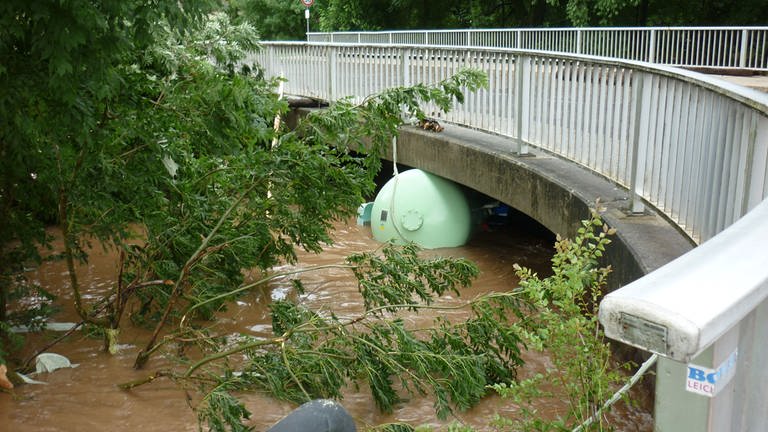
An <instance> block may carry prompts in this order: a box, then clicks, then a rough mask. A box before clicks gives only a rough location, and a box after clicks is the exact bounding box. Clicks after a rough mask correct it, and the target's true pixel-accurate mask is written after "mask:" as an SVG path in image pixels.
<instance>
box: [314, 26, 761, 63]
mask: <svg viewBox="0 0 768 432" xmlns="http://www.w3.org/2000/svg"><path fill="white" fill-rule="evenodd" d="M307 40H308V41H310V42H334V43H355V44H361V43H362V44H388V45H392V44H406V45H443V46H462V47H478V46H481V47H492V48H514V49H522V50H537V51H555V52H561V53H570V54H585V55H594V56H602V57H611V58H616V59H624V60H638V61H644V62H648V63H654V64H661V65H670V66H687V67H709V68H737V69H753V70H758V71H768V27H591V28H589V27H584V28H537V29H526V28H509V29H461V30H398V31H358V32H328V33H320V32H310V33H308V34H307Z"/></svg>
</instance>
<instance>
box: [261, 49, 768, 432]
mask: <svg viewBox="0 0 768 432" xmlns="http://www.w3.org/2000/svg"><path fill="white" fill-rule="evenodd" d="M256 60H257V61H258V62H259V63H260V64H261V65H262V66H263V67H264V68H265V71H266V73H267V74H268V75H282V76H284V77H286V78H287V80H288V82H287V88H286V92H287V93H289V94H296V95H303V96H309V97H314V98H318V99H323V100H328V101H333V100H335V99H337V98H340V97H351V98H353V99H358V100H359V99H362V98H363V97H365V96H366V95H369V94H372V93H375V92H378V91H380V90H382V89H384V88H387V87H391V86H399V85H409V84H413V83H417V82H425V83H430V82H436V81H439V80H441V79H444V78H447V77H448V76H450V75H452V74H454V73H455V72H457V71H458V70H460V69H461V68H466V67H471V68H477V69H481V70H484V71H485V72H486V73H487V74H488V76H489V81H490V82H489V88H488V89H486V90H482V91H479V92H476V93H474V94H471V95H468V97H467V100H466V102H465V103H464V104H463V105H461V106H458V107H456V109H455V110H454V111H452V112H450V113H449V114H447V115H444V116H443V117H441V120H443V121H445V122H447V123H450V124H454V125H457V126H463V127H464V129H462V128H459V127H455V128H447V129H446V131H445V132H444V133H445V135H444V136H443V138H440V139H438V140H436V139H435V137H434V136H427V138H428V139H427V140H426V141H423V142H424V143H427V144H423V143H422V144H419V145H412V146H411V147H412V148H413V149H416V148H418V149H419V150H418V153H417V152H413V153H412V154H411V156H408V157H412V158H414V161H413V162H406V161H403V160H402V158H403V156H402V152H399V153H398V160H400V161H403V162H406V163H408V164H409V165H412V166H418V167H420V168H424V169H426V170H429V171H432V172H434V173H436V174H440V175H443V176H445V177H448V178H451V179H453V180H456V181H458V182H460V183H464V184H467V185H468V186H472V187H475V188H477V189H478V190H480V191H481V192H485V193H487V194H489V195H491V196H495V197H496V198H498V199H500V200H502V201H503V202H506V203H508V204H510V205H513V206H517V207H518V208H520V209H521V210H523V211H525V212H527V213H528V214H530V215H531V216H534V217H535V218H537V219H539V220H540V221H542V222H543V223H544V224H545V225H546V226H548V227H549V228H550V229H553V228H554V229H553V231H559V232H561V233H564V234H570V232H569V231H568V230H567V227H565V228H563V225H560V226H559V227H558V224H559V223H562V221H564V220H579V219H580V218H581V217H582V216H583V215H584V214H585V213H581V214H580V213H579V212H583V211H584V209H586V208H588V207H589V206H590V205H592V204H594V200H595V199H596V198H598V197H601V198H603V199H604V200H605V199H606V198H607V201H605V202H606V204H605V205H606V212H605V213H604V217H605V218H606V221H608V222H609V223H611V224H612V225H614V226H616V227H617V228H618V229H619V232H623V233H624V234H623V235H624V236H625V237H626V236H627V234H628V233H629V232H633V231H631V230H629V229H628V228H627V229H624V228H626V227H630V226H640V227H641V228H642V225H643V222H644V221H645V222H646V225H647V226H645V229H646V231H643V230H639V231H634V232H635V233H636V234H635V238H633V239H630V238H625V239H624V240H625V241H624V243H625V244H628V245H632V244H640V243H644V244H646V247H649V248H650V249H649V251H648V252H649V253H650V256H652V257H655V258H656V259H658V260H659V261H661V262H660V263H659V265H660V264H662V263H666V262H667V261H669V260H671V259H672V258H675V257H676V256H677V255H679V254H680V253H682V252H685V251H686V250H687V249H688V248H689V246H690V245H691V244H700V245H699V246H697V247H695V248H693V249H692V250H691V251H690V252H688V253H685V254H683V255H682V256H680V257H679V258H677V259H674V260H672V261H671V262H669V263H668V264H666V265H664V266H662V267H660V268H658V269H656V270H654V271H652V272H650V273H648V274H647V275H644V276H642V277H639V278H638V279H636V280H634V281H633V282H631V283H628V282H630V281H631V280H633V279H634V276H640V275H643V274H645V273H646V272H647V271H648V270H653V269H655V268H656V267H659V265H653V264H651V265H647V266H644V265H642V264H640V265H638V267H637V269H636V272H635V273H639V274H635V275H631V274H626V275H624V281H625V282H627V283H628V285H626V286H624V287H622V288H620V289H618V290H616V291H614V292H612V293H611V294H609V295H608V296H606V298H605V299H604V300H603V301H602V303H601V308H600V314H601V322H602V323H603V324H604V326H605V331H606V334H607V335H608V336H609V337H611V338H614V339H617V340H620V341H623V342H625V343H628V344H630V345H633V346H635V347H639V348H641V349H644V350H646V351H649V352H652V353H655V354H657V355H659V356H661V357H660V360H659V364H658V366H657V371H658V372H657V386H656V388H657V393H656V412H655V420H656V424H657V430H691V431H725V430H734V431H736V430H758V429H759V428H761V427H762V425H763V424H765V423H766V422H768V411H766V410H765V409H764V407H765V406H766V404H768V390H766V389H765V388H764V387H765V384H764V383H766V382H768V372H766V369H765V368H762V367H761V365H763V364H765V363H766V361H768V348H767V347H766V346H765V344H764V340H765V337H766V336H768V300H766V297H768V253H765V252H764V251H763V249H764V245H765V244H766V243H767V242H768V200H765V198H766V197H767V196H768V96H766V95H764V94H761V93H758V92H755V91H750V90H748V89H745V88H742V87H738V86H734V85H729V84H728V83H726V82H724V81H721V80H718V79H714V78H708V77H706V76H703V75H699V74H696V73H693V72H687V71H683V70H681V69H677V68H672V67H664V66H653V65H650V64H648V63H641V62H634V61H625V60H616V59H610V58H601V57H590V56H582V55H571V54H556V53H547V52H536V51H521V50H515V49H505V48H487V47H485V48H484V47H450V46H424V45H420V46H415V45H414V46H410V45H384V44H375V45H373V44H371V45H366V44H332V43H277V42H270V43H265V44H264V49H263V50H262V51H261V52H260V53H258V54H256ZM426 111H427V112H429V111H431V108H430V107H427V109H426ZM435 115H436V116H437V113H435ZM426 134H427V132H416V131H414V130H404V131H403V133H401V137H400V138H399V141H400V143H399V144H398V145H399V146H400V147H401V148H408V140H409V139H411V138H408V137H409V136H410V137H415V136H419V135H420V136H422V137H423V136H425V135H426ZM460 142H466V143H471V144H466V143H463V144H460ZM419 146H421V147H419ZM448 148H451V149H452V150H451V151H452V152H454V154H455V155H456V157H455V158H454V159H448V160H445V159H440V157H443V156H447V155H448V154H449V152H447V151H445V149H448ZM531 155H532V156H534V157H531ZM481 157H485V158H486V159H487V160H486V161H485V162H483V164H484V165H483V166H484V167H485V168H484V169H480V170H478V169H476V167H471V166H469V165H470V164H471V163H472V161H473V160H478V159H480V158H481ZM417 159H418V160H417ZM436 161H440V163H437V162H436ZM499 161H503V162H504V163H501V162H499ZM489 168H494V169H493V170H491V169H489ZM579 170H580V171H582V174H583V173H584V172H587V173H589V176H578V178H591V179H594V182H593V180H590V181H589V182H588V183H589V185H588V186H587V189H586V190H587V191H588V192H578V191H577V190H576V187H575V186H576V182H577V180H576V177H575V176H572V177H569V175H571V174H569V173H573V172H576V171H579ZM526 173H533V175H531V176H529V177H531V178H532V180H531V181H530V182H529V184H528V186H525V185H523V183H522V182H519V181H518V179H521V178H523V177H525V176H526V175H527V174H526ZM484 177H485V178H484ZM483 178H484V179H483ZM481 181H486V182H488V183H492V184H494V185H495V186H496V187H497V189H496V190H495V191H494V190H491V189H492V188H491V186H487V187H483V186H482V185H481V186H480V187H477V183H480V182H481ZM547 185H555V186H557V187H548V186H547ZM484 188H485V189H486V190H484ZM589 188H594V189H589ZM502 191H506V194H504V192H502ZM510 191H513V192H510ZM563 191H565V192H563ZM558 197H560V198H558ZM569 197H570V198H569ZM546 199H549V200H550V201H551V202H559V203H569V202H570V203H571V204H572V205H571V206H570V207H568V206H565V207H563V206H561V210H560V211H559V212H558V211H557V209H556V208H555V207H556V206H553V205H551V204H550V205H542V204H541V202H542V200H546ZM568 208H570V209H574V210H573V212H570V210H567V209H568ZM563 209H566V210H563ZM579 209H581V210H579ZM558 214H559V215H560V217H558V216H557V215H558ZM563 214H565V216H563ZM633 215H635V216H633ZM648 220H651V221H652V223H647V221H648ZM558 221H560V222H558ZM638 221H640V222H641V223H639V224H638V223H637V222H638ZM665 221H668V222H671V223H672V224H673V229H671V230H670V229H668V227H667V228H665V224H664V223H663V222H665ZM622 223H624V224H627V225H626V226H624V227H623V226H622V225H621V224H622ZM629 224H634V225H629ZM649 227H650V228H649ZM638 233H639V234H638ZM650 233H655V234H656V235H657V236H656V237H653V236H651V235H650ZM680 234H684V236H682V237H680V236H679V235H680ZM670 245H676V246H670ZM676 248H679V249H676ZM624 254H625V255H627V254H629V255H631V256H632V257H633V258H634V259H636V260H637V262H640V263H642V259H638V256H639V255H640V252H638V250H633V249H632V248H631V247H629V248H627V249H625V252H624ZM627 256H628V255H627ZM659 257H661V258H659ZM649 262H650V261H649ZM633 272H634V271H633ZM758 383H763V384H758ZM704 387H706V391H704V390H702V389H703V388H704ZM681 410H684V411H681ZM680 412H687V415H686V416H685V417H686V418H679V417H680V415H679V413H680Z"/></svg>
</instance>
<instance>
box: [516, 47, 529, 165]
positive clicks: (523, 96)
mask: <svg viewBox="0 0 768 432" xmlns="http://www.w3.org/2000/svg"><path fill="white" fill-rule="evenodd" d="M530 67H531V58H530V57H528V56H523V55H519V54H518V55H517V58H516V59H515V83H516V84H515V94H516V95H517V98H516V99H517V101H516V103H515V119H516V123H517V126H516V128H515V129H516V130H515V146H516V147H517V148H516V149H515V153H517V154H519V155H526V154H528V152H529V149H528V143H527V142H526V141H525V134H524V133H523V128H524V127H527V126H528V124H529V123H530V109H529V103H528V102H529V101H530V94H531V75H530Z"/></svg>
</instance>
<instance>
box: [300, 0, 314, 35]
mask: <svg viewBox="0 0 768 432" xmlns="http://www.w3.org/2000/svg"><path fill="white" fill-rule="evenodd" d="M301 4H303V5H304V7H305V8H306V9H304V19H306V20H307V40H309V8H310V6H312V5H313V4H315V0H301Z"/></svg>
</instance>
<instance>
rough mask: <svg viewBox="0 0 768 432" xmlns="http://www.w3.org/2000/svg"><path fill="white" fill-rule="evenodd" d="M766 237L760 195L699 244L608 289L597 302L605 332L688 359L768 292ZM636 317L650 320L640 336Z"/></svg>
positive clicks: (767, 212) (767, 220)
mask: <svg viewBox="0 0 768 432" xmlns="http://www.w3.org/2000/svg"><path fill="white" fill-rule="evenodd" d="M766 239H768V200H765V201H763V202H762V203H761V204H760V205H758V206H757V207H756V208H755V209H754V210H752V211H751V212H749V213H747V215H746V216H744V217H743V218H741V219H740V220H739V221H737V222H736V223H734V224H733V225H731V226H730V227H728V228H726V229H725V230H724V231H723V232H722V233H720V234H719V235H717V236H715V237H713V238H712V239H711V240H709V241H707V242H706V243H704V244H702V245H700V246H698V247H696V248H694V249H693V250H691V251H690V252H688V253H686V254H685V255H683V256H681V257H679V258H677V259H676V260H674V261H672V262H671V263H669V264H667V265H665V266H664V267H662V268H660V269H658V270H656V271H654V272H652V273H650V274H648V275H646V276H644V277H642V278H640V279H638V280H636V281H635V282H633V283H631V284H629V285H627V286H625V287H623V288H621V289H619V290H617V291H614V292H612V293H609V294H608V295H607V296H606V297H605V298H604V299H603V301H602V302H601V303H600V321H601V322H602V324H603V325H604V327H605V334H606V335H607V336H608V337H610V338H612V339H616V340H620V341H622V342H625V343H627V344H629V345H634V346H636V347H639V348H642V349H644V350H647V351H651V352H655V353H657V354H660V355H663V356H665V357H667V358H671V359H674V360H678V361H681V362H689V361H691V360H692V359H693V358H695V357H696V356H697V355H699V354H701V353H702V352H703V351H704V350H705V349H706V348H708V347H709V346H711V345H712V344H714V343H715V342H716V341H717V340H718V339H719V338H720V337H722V336H723V335H724V334H725V333H726V332H727V331H728V330H730V329H731V328H733V327H734V326H735V325H737V324H738V323H739V322H740V321H741V320H742V319H743V318H744V316H746V315H747V314H748V313H749V312H751V311H753V310H755V309H756V308H757V307H758V306H760V304H762V303H763V302H765V300H766V298H768V271H766V269H768V253H764V248H765V241H766ZM671 286H672V287H674V288H675V289H674V290H671V289H669V288H670V287H671ZM636 323H637V324H639V323H642V324H646V325H648V326H650V327H649V328H648V329H647V331H646V332H645V337H644V338H642V339H638V338H637V336H638V335H637V334H635V332H637V331H638V329H637V328H636V326H635V324H636Z"/></svg>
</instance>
